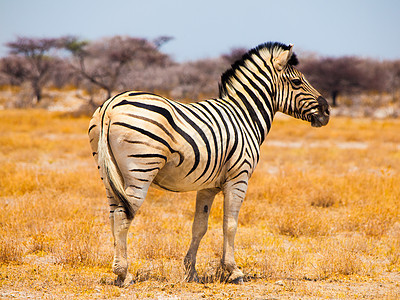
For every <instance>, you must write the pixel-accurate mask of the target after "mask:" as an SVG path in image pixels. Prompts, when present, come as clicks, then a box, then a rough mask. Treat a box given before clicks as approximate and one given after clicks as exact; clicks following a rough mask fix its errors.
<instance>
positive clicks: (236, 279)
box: [221, 181, 247, 284]
mask: <svg viewBox="0 0 400 300" xmlns="http://www.w3.org/2000/svg"><path fill="white" fill-rule="evenodd" d="M246 190H247V184H246V183H244V181H241V182H240V184H236V185H235V184H233V185H232V184H228V185H227V186H226V187H225V188H224V221H223V232H224V249H223V254H222V261H221V262H222V267H223V269H224V270H226V271H228V273H229V278H228V280H227V281H228V282H230V283H236V284H241V283H243V277H244V274H243V273H242V271H240V270H239V268H238V267H237V265H236V261H235V257H234V241H235V235H236V230H237V225H238V218H239V210H240V207H241V205H242V202H243V200H244V196H245V194H246Z"/></svg>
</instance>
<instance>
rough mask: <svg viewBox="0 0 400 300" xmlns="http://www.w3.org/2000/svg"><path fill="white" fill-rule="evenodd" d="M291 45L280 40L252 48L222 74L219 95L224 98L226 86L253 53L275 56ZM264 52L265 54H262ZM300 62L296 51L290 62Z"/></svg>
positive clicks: (293, 64)
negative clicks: (266, 53) (279, 41)
mask: <svg viewBox="0 0 400 300" xmlns="http://www.w3.org/2000/svg"><path fill="white" fill-rule="evenodd" d="M289 49H290V46H288V45H285V44H282V43H278V42H268V43H264V44H261V45H258V46H257V47H255V48H253V49H251V50H250V51H248V52H247V53H245V54H244V55H243V56H242V58H240V59H239V60H237V61H236V62H235V63H233V64H232V66H231V68H230V69H228V70H227V71H225V72H224V73H223V74H222V76H221V83H220V85H219V97H220V98H222V96H223V95H226V94H227V91H226V86H227V84H229V83H230V82H231V80H232V78H233V76H234V74H235V72H236V70H237V69H238V68H240V67H241V66H243V65H244V64H245V62H246V60H248V59H249V58H250V57H251V56H252V55H253V54H257V55H258V56H259V57H265V54H264V52H266V51H267V52H268V54H269V56H270V57H274V56H277V55H279V54H280V53H281V52H282V51H285V50H289ZM261 53H263V55H261ZM263 60H264V59H263ZM298 63H299V61H298V59H297V56H296V54H295V53H293V54H292V56H291V57H290V59H289V61H288V64H289V65H292V66H296V65H297V64H298Z"/></svg>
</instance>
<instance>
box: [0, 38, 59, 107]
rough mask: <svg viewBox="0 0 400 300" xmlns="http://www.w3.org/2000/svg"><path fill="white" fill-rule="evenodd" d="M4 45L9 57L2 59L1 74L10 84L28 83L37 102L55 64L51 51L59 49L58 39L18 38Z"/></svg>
mask: <svg viewBox="0 0 400 300" xmlns="http://www.w3.org/2000/svg"><path fill="white" fill-rule="evenodd" d="M6 45H7V47H8V48H9V49H10V51H9V53H10V56H9V57H6V58H3V60H2V64H1V72H3V73H5V74H7V76H9V77H10V81H11V82H12V83H16V82H23V81H29V82H30V84H31V86H32V89H33V92H34V95H35V98H36V101H37V102H39V101H40V100H41V99H42V89H43V86H44V85H45V84H46V82H47V81H48V79H49V76H48V75H49V74H50V71H51V70H52V68H53V67H54V66H55V65H56V62H57V59H56V58H55V57H53V56H52V53H51V51H52V50H54V49H57V48H59V47H60V43H59V39H55V38H43V39H38V38H27V37H18V38H17V39H16V40H15V41H14V42H10V43H7V44H6Z"/></svg>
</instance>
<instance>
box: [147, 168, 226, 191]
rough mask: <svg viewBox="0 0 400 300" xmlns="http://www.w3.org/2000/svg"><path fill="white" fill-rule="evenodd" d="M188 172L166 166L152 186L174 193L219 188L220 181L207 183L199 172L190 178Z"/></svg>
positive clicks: (184, 169) (185, 169)
mask: <svg viewBox="0 0 400 300" xmlns="http://www.w3.org/2000/svg"><path fill="white" fill-rule="evenodd" d="M187 172H188V169H187V168H185V167H184V166H182V167H176V166H175V165H173V164H166V165H165V166H164V167H163V168H162V169H161V170H160V171H159V172H158V174H157V176H156V177H155V178H154V180H153V182H152V186H154V187H156V188H161V189H164V190H168V191H174V192H188V191H197V190H201V189H207V188H215V187H218V186H219V185H218V182H219V180H213V181H211V180H207V181H206V182H205V180H206V178H203V177H202V178H199V172H193V173H192V174H191V175H190V176H187ZM198 178H199V179H198Z"/></svg>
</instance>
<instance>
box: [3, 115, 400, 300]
mask: <svg viewBox="0 0 400 300" xmlns="http://www.w3.org/2000/svg"><path fill="white" fill-rule="evenodd" d="M88 122H89V118H88V117H79V118H74V117H71V116H68V115H65V114H63V113H55V112H47V111H44V110H2V111H0V299H3V298H4V299H9V298H17V299H24V298H31V299H35V298H42V299H72V298H74V299H75V298H78V299H110V298H121V299H126V298H127V299H130V298H139V299H202V298H206V299H207V298H208V299H300V298H301V299H325V298H331V299H355V298H364V299H365V298H366V299H398V298H400V133H399V132H400V120H368V119H349V118H339V117H337V118H335V117H333V118H332V119H331V122H330V123H329V124H328V126H326V127H324V128H320V129H315V128H311V126H310V125H309V124H307V123H305V122H303V121H299V120H295V119H292V118H286V117H279V118H277V119H276V120H275V121H274V124H273V127H272V130H271V133H270V134H269V136H268V137H267V140H266V142H265V143H264V145H263V146H262V156H261V160H260V163H259V165H258V167H257V169H256V172H255V173H254V175H253V177H252V179H251V180H250V185H249V189H248V194H247V197H246V200H245V202H244V204H243V206H242V210H241V212H240V217H239V228H238V233H237V237H236V260H237V263H238V265H239V266H240V268H241V269H242V270H243V272H244V273H245V275H246V280H245V283H244V284H243V285H238V286H237V285H232V284H225V283H221V282H219V281H218V278H217V276H216V274H217V269H218V265H219V257H220V255H221V252H222V197H221V196H217V198H216V200H215V202H214V205H213V209H212V214H211V217H210V222H209V231H208V232H207V234H206V236H205V237H204V239H203V241H202V243H201V245H200V250H199V253H198V272H199V275H200V276H201V277H203V278H204V280H205V283H203V284H197V283H185V282H184V280H183V279H184V270H183V258H184V255H185V253H186V251H187V248H188V246H189V242H190V234H191V223H192V218H193V214H194V200H195V199H194V198H195V194H194V193H181V194H174V193H167V192H162V191H159V190H155V189H151V190H150V192H149V194H148V197H147V200H146V201H145V203H144V205H143V206H142V208H141V210H140V211H139V213H138V215H137V216H136V218H135V220H134V222H133V226H132V227H131V229H130V233H129V236H128V237H129V241H128V247H129V250H128V253H129V261H130V271H131V273H132V274H133V275H134V279H135V283H134V284H133V285H132V286H130V287H128V288H127V289H120V288H118V287H116V286H114V285H113V280H114V279H115V277H114V274H112V272H111V262H112V255H113V252H112V236H111V231H110V229H109V224H108V205H107V202H106V198H105V191H104V188H103V186H102V183H101V181H100V179H99V175H98V173H97V168H96V166H95V163H94V161H93V158H92V156H91V150H90V147H89V143H88V138H87V134H86V132H87V127H88Z"/></svg>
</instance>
